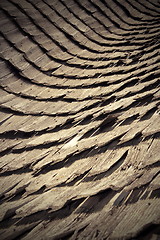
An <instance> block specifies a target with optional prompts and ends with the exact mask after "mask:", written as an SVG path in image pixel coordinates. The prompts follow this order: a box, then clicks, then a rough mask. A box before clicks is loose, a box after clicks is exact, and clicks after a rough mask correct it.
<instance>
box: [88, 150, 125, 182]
mask: <svg viewBox="0 0 160 240" xmlns="http://www.w3.org/2000/svg"><path fill="white" fill-rule="evenodd" d="M127 155H128V150H127V151H126V152H125V153H124V154H123V156H122V157H121V158H120V159H119V160H118V161H117V162H115V163H114V164H113V165H112V166H111V167H110V168H109V169H108V170H107V171H105V172H101V173H98V174H95V175H92V176H88V177H86V178H85V179H84V180H83V181H84V182H90V181H97V180H100V179H103V178H104V177H108V176H110V175H111V174H112V173H114V172H115V171H116V170H117V169H118V168H119V167H120V166H121V165H122V164H123V162H124V160H125V159H126V157H127Z"/></svg>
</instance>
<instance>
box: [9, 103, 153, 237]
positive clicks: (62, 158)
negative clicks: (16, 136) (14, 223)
mask: <svg viewBox="0 0 160 240" xmlns="http://www.w3.org/2000/svg"><path fill="white" fill-rule="evenodd" d="M111 107H112V111H113V106H111ZM153 107H154V106H152V108H153ZM115 109H116V106H115ZM106 110H107V111H108V109H106ZM139 110H140V109H139ZM145 111H146V110H145ZM128 116H129V115H128ZM153 121H154V118H153ZM146 125H147V123H146ZM126 130H127V128H126V129H125V131H126ZM124 133H125V132H124ZM134 134H135V133H134ZM102 135H103V134H102ZM111 135H112V133H111ZM113 135H114V134H113ZM100 137H101V138H102V136H101V135H100ZM114 137H115V136H114ZM108 139H109V140H110V139H112V138H111V136H108ZM122 141H123V140H122ZM91 142H92V141H90V143H91ZM104 142H105V143H106V142H107V141H106V139H105V140H104ZM81 144H82V146H83V145H86V142H84V143H83V142H82V143H81ZM94 144H95V139H93V145H92V144H91V147H94V146H95V145H94ZM98 144H99V147H100V148H101V146H103V144H104V143H103V141H102V143H101V142H98ZM76 148H77V149H78V150H80V149H81V147H80V146H77V147H76ZM82 149H83V150H84V149H85V148H84V147H83V148H82ZM55 151H56V149H55ZM76 151H77V150H76V149H74V150H70V151H69V153H68V156H70V155H71V153H74V154H75V153H76ZM125 151H126V150H122V153H121V155H122V156H123V154H125ZM64 153H65V154H66V157H65V155H64ZM32 154H34V152H33V153H32ZM53 154H54V149H53V151H52V152H51V156H52V155H53ZM74 154H73V157H74ZM57 155H58V156H59V153H57ZM57 155H55V156H54V158H55V160H56V162H57V159H58V160H59V161H63V160H65V159H66V158H67V152H66V149H65V150H64V152H63V151H62V152H61V156H59V157H60V158H57ZM113 155H114V154H113ZM118 155H120V154H119V153H118ZM51 156H49V158H48V160H49V162H47V160H46V159H44V163H43V162H39V163H40V165H39V167H40V169H41V166H43V164H46V165H47V163H50V160H52V165H53V169H54V164H55V163H56V162H55V163H54V162H53V157H51ZM42 158H43V155H42ZM12 159H13V156H12V157H11V160H12ZM80 159H82V160H83V161H84V168H83V169H84V170H82V169H80V170H79V173H78V172H76V173H75V172H73V169H78V166H73V165H72V167H73V169H72V168H71V170H70V172H71V174H72V175H73V177H71V175H70V172H68V173H67V175H66V176H65V177H64V178H63V179H61V176H62V173H63V174H64V173H65V169H63V168H62V170H61V171H60V173H58V174H59V175H60V178H58V181H57V182H56V181H55V180H54V181H55V184H60V183H62V182H63V181H64V182H65V179H69V182H70V181H73V179H74V178H76V174H80V175H81V174H82V177H84V176H85V175H83V173H84V174H85V173H86V174H87V171H88V170H87V171H86V159H83V158H82V156H80ZM94 159H95V157H94ZM102 159H103V154H102ZM27 160H28V159H27ZM87 160H88V159H87ZM16 161H17V164H18V163H19V160H18V159H16ZM70 161H73V159H72V160H71V159H70ZM92 161H93V158H91V166H90V167H93V162H92ZM97 161H98V162H99V158H97ZM116 161H117V157H115V162H116ZM27 162H28V161H27ZM64 163H65V161H64ZM64 163H62V165H59V166H57V167H56V169H57V168H61V166H63V164H64ZM19 164H20V165H22V163H19ZM76 164H77V162H76ZM112 164H113V162H112V163H110V165H112ZM35 166H36V165H35ZM47 167H49V165H48V166H47ZM101 167H102V166H101ZM109 167H110V166H108V168H109ZM36 168H37V167H36ZM48 170H52V168H51V169H50V168H49V169H48ZM48 170H47V171H48ZM89 170H90V169H89ZM96 171H97V170H96ZM103 171H107V167H106V169H103ZM132 171H133V170H132ZM56 173H57V171H56ZM54 174H55V173H54V172H51V174H50V172H49V174H48V175H44V178H45V179H46V178H47V176H48V181H47V182H45V184H46V185H47V186H48V187H50V178H49V176H50V177H51V178H52V177H53V176H54ZM92 174H94V171H93V173H92ZM123 174H124V173H123ZM152 174H155V173H152ZM28 175H29V174H28ZM28 175H27V177H26V178H25V179H24V180H23V181H22V182H21V183H20V185H18V186H17V187H16V188H15V189H14V187H13V191H11V192H10V193H8V194H7V195H8V196H10V194H11V196H12V194H14V193H15V191H16V192H17V189H19V188H20V189H21V191H22V190H24V189H25V188H26V189H27V190H28V192H32V191H33V192H35V190H36V189H37V190H38V189H40V188H41V187H42V185H43V184H44V181H41V179H39V180H38V178H36V180H35V182H32V184H31V185H30V186H29V187H28V188H27V187H26V186H27V184H28V183H27V181H26V180H28V179H29V177H30V175H29V176H28ZM131 175H132V174H131ZM42 176H43V175H42ZM12 177H13V176H12ZM121 177H122V176H121ZM42 179H43V178H42ZM113 179H114V176H112V178H111V182H113ZM37 180H38V182H39V183H40V185H39V184H38V183H37ZM108 180H109V179H107V181H108ZM121 180H123V179H121ZM24 182H25V185H24ZM29 182H30V181H29ZM18 183H19V180H18ZM96 184H97V183H96ZM91 185H92V184H91ZM52 186H53V185H52V184H51V187H52ZM81 187H82V186H80V187H79V188H81ZM85 187H86V185H85ZM105 187H107V186H105ZM101 189H103V187H102V186H101ZM68 190H69V191H70V193H71V192H72V191H71V189H68ZM68 190H67V191H68ZM72 190H73V191H75V189H74V188H72ZM76 190H77V192H78V189H76ZM62 191H63V190H62ZM92 191H93V192H92V193H91V194H93V193H95V192H96V190H94V188H93V189H92ZM98 191H99V190H98ZM60 192H61V191H60ZM57 194H58V192H57ZM83 194H84V193H83ZM46 195H47V196H46ZM46 195H45V197H50V193H47V194H46ZM71 195H72V194H71ZM71 195H70V197H72V196H71ZM54 197H56V196H54ZM59 197H61V194H60V195H59ZM31 199H34V196H31V197H28V198H27V201H29V200H31ZM40 200H41V199H38V200H37V201H38V204H39V201H40ZM25 201H26V200H24V199H21V200H20V201H19V202H17V203H16V204H17V206H19V204H20V202H21V204H23V203H24V202H25ZM35 201H36V200H35ZM52 201H53V195H52ZM34 204H36V203H35V202H33V206H34ZM61 204H62V205H63V204H64V203H63V202H62V203H61V202H59V206H61ZM49 205H50V204H49ZM47 206H48V205H47ZM10 207H11V205H10ZM14 207H15V203H14ZM30 207H31V206H30ZM57 207H58V206H57ZM41 208H42V209H43V205H42V206H41V207H40V208H38V209H41ZM26 209H28V206H27V205H26V207H25V208H24V209H23V212H21V213H20V211H18V212H17V213H18V214H19V213H20V214H24V215H25V211H26ZM34 211H36V209H35V208H33V209H32V212H34ZM13 212H14V211H13ZM27 214H30V211H29V212H28V213H27ZM24 215H23V216H24ZM20 216H21V215H20ZM31 225H32V224H31ZM26 228H27V227H26ZM53 231H54V230H53ZM10 233H11V232H9V234H10Z"/></svg>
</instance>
